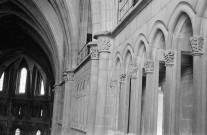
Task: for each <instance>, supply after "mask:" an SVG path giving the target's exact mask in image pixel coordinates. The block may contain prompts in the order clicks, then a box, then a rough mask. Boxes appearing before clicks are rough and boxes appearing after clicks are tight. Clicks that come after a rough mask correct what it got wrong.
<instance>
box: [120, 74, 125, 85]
mask: <svg viewBox="0 0 207 135" xmlns="http://www.w3.org/2000/svg"><path fill="white" fill-rule="evenodd" d="M125 81H126V74H121V75H120V83H121V84H123V83H125Z"/></svg>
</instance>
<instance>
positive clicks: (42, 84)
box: [40, 80, 45, 95]
mask: <svg viewBox="0 0 207 135" xmlns="http://www.w3.org/2000/svg"><path fill="white" fill-rule="evenodd" d="M40 95H45V88H44V82H43V80H42V81H41V89H40Z"/></svg>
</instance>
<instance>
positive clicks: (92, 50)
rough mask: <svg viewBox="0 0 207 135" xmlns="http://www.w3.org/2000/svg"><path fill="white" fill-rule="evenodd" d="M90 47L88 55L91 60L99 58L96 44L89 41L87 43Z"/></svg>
mask: <svg viewBox="0 0 207 135" xmlns="http://www.w3.org/2000/svg"><path fill="white" fill-rule="evenodd" d="M87 46H88V47H89V48H90V56H91V59H92V60H97V59H99V54H98V45H97V43H95V42H90V43H88V45H87Z"/></svg>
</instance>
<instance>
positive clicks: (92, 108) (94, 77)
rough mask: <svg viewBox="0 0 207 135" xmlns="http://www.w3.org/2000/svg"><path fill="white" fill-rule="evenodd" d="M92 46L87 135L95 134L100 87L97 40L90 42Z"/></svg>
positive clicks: (90, 46)
mask: <svg viewBox="0 0 207 135" xmlns="http://www.w3.org/2000/svg"><path fill="white" fill-rule="evenodd" d="M88 47H89V48H90V56H91V75H90V97H89V105H88V117H87V119H88V120H87V135H94V130H95V120H96V117H95V116H96V98H97V89H98V62H99V54H98V46H97V43H96V42H90V43H89V44H88Z"/></svg>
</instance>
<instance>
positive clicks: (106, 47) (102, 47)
mask: <svg viewBox="0 0 207 135" xmlns="http://www.w3.org/2000/svg"><path fill="white" fill-rule="evenodd" d="M94 38H95V39H97V40H98V48H99V52H107V53H110V51H111V46H112V43H111V37H110V32H108V31H103V32H98V33H95V35H94Z"/></svg>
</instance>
